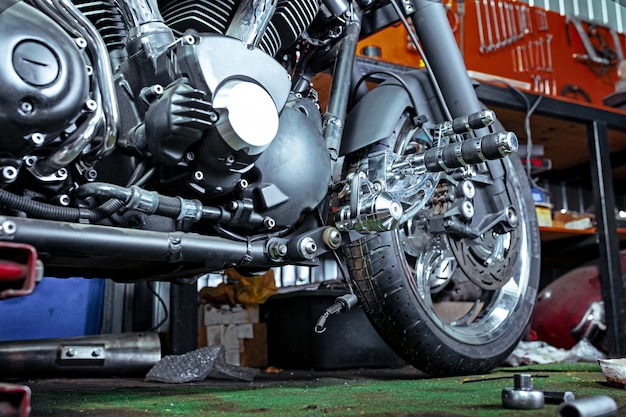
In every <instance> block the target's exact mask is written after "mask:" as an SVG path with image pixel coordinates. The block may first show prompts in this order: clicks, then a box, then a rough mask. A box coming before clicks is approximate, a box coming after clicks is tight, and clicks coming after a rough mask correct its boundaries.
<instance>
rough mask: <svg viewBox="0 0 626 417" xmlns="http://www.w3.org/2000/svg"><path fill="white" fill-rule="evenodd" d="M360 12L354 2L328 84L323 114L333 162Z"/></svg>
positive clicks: (358, 27) (336, 156)
mask: <svg viewBox="0 0 626 417" xmlns="http://www.w3.org/2000/svg"><path fill="white" fill-rule="evenodd" d="M361 15H362V12H361V10H360V9H359V8H358V7H357V6H356V5H355V6H354V9H353V13H352V16H353V18H352V20H351V21H350V23H348V25H347V26H346V28H345V29H344V37H343V39H342V40H341V45H340V46H339V52H338V54H337V60H336V62H335V68H334V70H333V77H332V82H331V85H330V94H329V97H328V105H327V107H326V114H325V115H324V123H325V126H324V139H325V141H326V146H327V147H328V150H329V152H330V156H331V161H333V162H334V161H336V160H337V158H338V154H339V148H340V146H341V138H342V136H343V128H344V124H345V114H346V111H347V109H348V101H349V98H350V87H351V85H352V83H351V80H352V74H353V68H354V63H355V61H356V47H357V43H358V42H359V33H360V32H361ZM331 172H332V171H331Z"/></svg>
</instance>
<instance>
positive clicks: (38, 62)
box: [13, 40, 59, 87]
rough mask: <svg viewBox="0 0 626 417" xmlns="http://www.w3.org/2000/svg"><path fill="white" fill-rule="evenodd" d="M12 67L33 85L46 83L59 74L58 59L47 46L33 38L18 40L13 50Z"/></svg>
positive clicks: (52, 80)
mask: <svg viewBox="0 0 626 417" xmlns="http://www.w3.org/2000/svg"><path fill="white" fill-rule="evenodd" d="M13 68H14V69H15V72H16V73H17V74H18V75H19V76H20V78H21V79H22V80H24V81H25V82H27V83H28V84H31V85H33V86H38V87H41V86H45V85H48V84H50V83H52V82H54V80H56V79H57V77H58V76H59V60H58V58H57V56H56V54H55V53H54V52H53V51H52V49H50V48H49V47H48V46H46V45H44V44H42V43H40V42H36V41H33V40H27V41H22V42H20V43H19V44H18V45H17V47H16V48H15V49H14V50H13Z"/></svg>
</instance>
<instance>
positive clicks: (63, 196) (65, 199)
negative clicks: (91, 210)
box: [58, 194, 70, 207]
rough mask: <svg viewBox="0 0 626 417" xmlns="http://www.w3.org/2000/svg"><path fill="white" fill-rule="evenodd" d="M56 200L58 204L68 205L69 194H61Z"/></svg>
mask: <svg viewBox="0 0 626 417" xmlns="http://www.w3.org/2000/svg"><path fill="white" fill-rule="evenodd" d="M58 201H59V204H60V205H62V206H65V207H67V206H69V205H70V196H68V195H67V194H61V195H60V196H59V197H58Z"/></svg>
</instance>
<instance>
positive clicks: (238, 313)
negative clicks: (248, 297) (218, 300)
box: [198, 304, 259, 326]
mask: <svg viewBox="0 0 626 417" xmlns="http://www.w3.org/2000/svg"><path fill="white" fill-rule="evenodd" d="M198 322H199V323H201V324H202V325H203V326H213V325H217V324H245V323H258V322H259V309H254V310H247V309H245V308H243V307H239V306H236V307H230V306H225V307H224V308H216V307H214V306H212V305H210V304H206V305H202V306H200V318H199V320H198Z"/></svg>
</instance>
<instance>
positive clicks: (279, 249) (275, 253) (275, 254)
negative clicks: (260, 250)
mask: <svg viewBox="0 0 626 417" xmlns="http://www.w3.org/2000/svg"><path fill="white" fill-rule="evenodd" d="M268 252H269V255H270V257H271V258H272V259H278V258H282V257H283V256H285V255H287V245H286V244H284V243H283V242H273V243H271V244H270V247H269V251H268Z"/></svg>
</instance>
